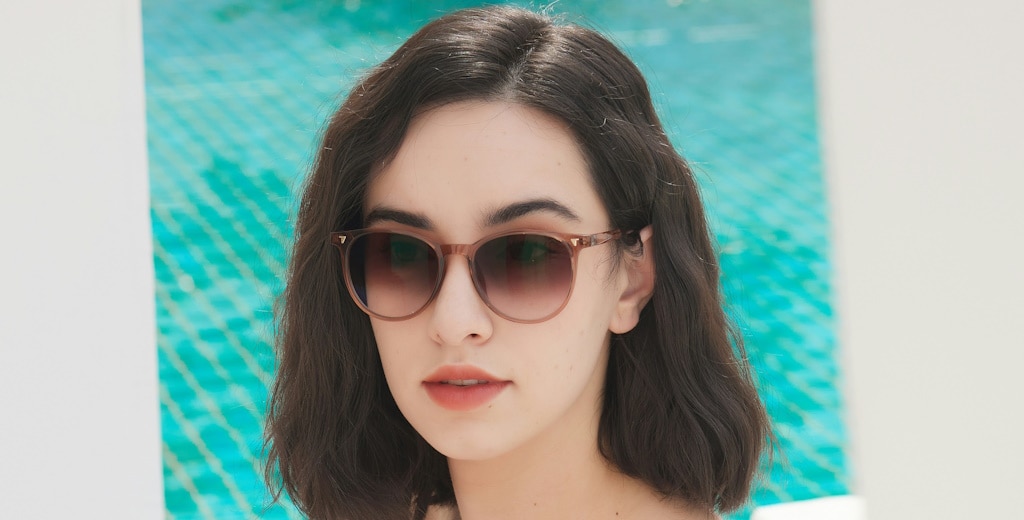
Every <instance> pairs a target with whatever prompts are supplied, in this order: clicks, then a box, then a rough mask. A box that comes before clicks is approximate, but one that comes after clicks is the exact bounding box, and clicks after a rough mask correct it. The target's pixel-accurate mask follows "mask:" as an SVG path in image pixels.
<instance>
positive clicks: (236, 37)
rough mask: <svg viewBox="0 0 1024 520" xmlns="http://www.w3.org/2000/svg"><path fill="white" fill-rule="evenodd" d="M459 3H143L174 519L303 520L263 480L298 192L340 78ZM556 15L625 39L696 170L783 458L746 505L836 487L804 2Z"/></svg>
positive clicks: (838, 429)
mask: <svg viewBox="0 0 1024 520" xmlns="http://www.w3.org/2000/svg"><path fill="white" fill-rule="evenodd" d="M472 4H474V2H454V1H447V2H433V3H430V2H414V1H412V0H407V1H390V2H388V1H376V2H360V1H358V0H346V1H337V2H328V1H308V2H299V1H291V0H259V1H242V0H237V1H229V0H213V1H205V0H204V1H197V0H187V1H181V0H173V1H172V0H144V1H143V31H144V45H145V60H146V63H145V65H146V95H147V115H148V125H149V126H148V129H149V154H150V182H151V186H152V217H153V234H154V241H155V243H154V246H155V254H154V263H155V266H156V274H157V289H156V301H157V310H158V326H159V340H158V347H159V358H160V400H161V407H162V408H161V411H162V419H163V455H164V477H165V487H166V492H165V493H166V495H165V496H166V502H167V516H168V518H178V519H192V518H197V519H198V518H217V519H229V518H253V517H265V518H299V515H298V514H297V513H296V512H295V511H294V510H293V509H292V508H290V507H288V506H287V505H284V506H275V507H273V508H269V509H266V508H265V506H266V503H267V494H266V491H265V490H264V488H263V485H262V481H261V480H260V477H259V469H260V468H259V455H260V448H261V418H262V413H263V409H264V405H265V401H266V391H267V384H268V382H269V381H270V378H271V374H272V372H273V365H274V361H273V352H272V349H271V323H272V321H271V307H272V303H273V299H274V297H275V296H276V294H277V293H278V292H279V290H280V288H281V276H282V273H283V272H284V268H285V263H286V248H287V244H288V241H289V235H290V227H291V220H290V218H291V215H292V212H293V208H294V195H295V192H296V190H297V187H298V185H299V182H300V179H301V177H302V175H303V173H304V170H305V169H306V167H307V165H308V163H309V153H310V150H311V149H312V147H313V146H314V142H315V138H316V134H317V131H318V129H319V128H320V127H321V125H322V123H323V120H324V119H325V118H326V117H327V116H328V115H329V114H330V113H331V111H332V109H333V108H334V107H335V106H336V104H337V103H338V101H339V99H340V97H341V95H342V94H343V93H344V92H345V91H346V89H347V88H348V87H349V86H350V85H351V83H352V78H354V77H356V76H357V75H358V74H360V72H361V71H362V70H363V69H365V68H366V67H368V66H370V65H372V64H374V63H376V62H377V61H379V60H380V59H382V58H383V57H385V56H386V55H387V54H388V53H389V52H390V51H391V50H393V49H394V48H395V47H396V46H397V45H398V44H399V43H400V42H401V41H402V40H403V39H404V38H405V37H406V36H408V35H409V34H410V33H411V32H412V31H413V30H414V29H415V28H416V27H418V26H419V25H421V24H422V23H423V22H425V21H426V20H428V19H430V18H432V17H434V16H436V15H437V14H439V13H441V12H443V11H446V10H449V9H453V8H456V7H462V6H468V5H472ZM553 9H554V11H555V12H560V13H565V14H566V17H567V18H568V19H570V20H576V21H582V22H585V23H588V24H590V25H593V26H595V27H597V28H599V29H600V30H602V31H603V32H605V33H606V34H609V35H611V36H612V37H613V39H615V40H616V41H617V42H619V43H620V44H622V45H623V46H624V47H625V48H626V50H627V52H628V53H629V54H630V55H631V56H632V57H633V58H634V59H635V60H636V61H637V62H638V64H639V65H640V66H641V68H642V69H644V71H645V72H646V73H647V75H648V79H649V80H650V82H651V86H652V90H653V91H654V93H655V98H656V101H657V103H658V104H659V107H660V110H661V114H662V117H663V119H664V121H665V123H666V125H667V127H668V129H669V131H670V133H671V134H672V137H673V140H674V142H675V144H676V145H677V146H678V147H679V148H680V149H681V150H682V151H683V153H684V155H685V156H686V157H688V158H689V159H690V160H691V162H692V164H694V165H695V167H696V168H697V170H698V171H699V172H700V177H701V181H702V187H703V189H704V194H705V197H706V200H707V204H708V206H709V208H710V214H711V219H712V223H713V226H714V229H715V232H716V234H717V236H718V240H719V245H720V247H721V254H722V264H723V268H724V272H725V277H724V280H723V283H724V284H725V287H726V290H727V294H728V297H729V302H730V307H731V310H732V312H733V313H734V315H735V316H736V318H737V320H738V321H739V323H740V325H741V328H742V330H743V333H744V336H745V339H746V345H747V348H748V351H749V354H750V356H751V360H752V362H753V364H754V366H755V368H756V371H757V374H758V378H759V380H760V382H761V386H762V394H763V396H764V398H765V400H766V402H767V403H768V406H769V411H770V413H771V415H772V417H773V419H774V421H775V428H776V432H777V434H778V438H779V449H780V451H781V452H782V456H780V457H777V459H776V463H775V464H774V465H772V466H771V468H769V470H768V471H767V473H766V478H765V479H764V481H763V482H761V483H760V484H759V486H758V487H757V489H756V491H755V493H754V502H755V504H767V503H774V502H779V501H789V500H799V499H806V498H812V497H818V496H826V495H834V494H840V493H845V492H846V491H847V488H848V485H849V467H848V463H847V459H846V456H845V454H844V449H845V447H846V433H845V430H844V427H843V424H842V421H841V412H842V407H841V402H840V396H839V393H838V390H837V385H838V382H837V366H836V358H835V349H836V340H835V330H834V319H833V311H832V290H831V286H830V282H829V280H830V276H831V271H830V264H829V240H828V223H827V220H826V214H827V213H826V201H825V198H824V191H823V184H822V176H821V162H820V158H819V144H818V137H817V126H816V114H815V93H814V82H813V68H812V47H811V41H812V38H811V22H810V5H809V0H779V1H775V2H752V1H740V0H703V1H701V0H689V1H683V0H668V1H666V0H660V1H656V0H632V1H628V2H627V1H599V0H563V1H561V2H558V3H557V4H556V5H555V6H554V8H553ZM748 516H749V508H748V509H747V510H745V511H742V512H740V513H738V514H736V515H734V517H733V518H746V517H748Z"/></svg>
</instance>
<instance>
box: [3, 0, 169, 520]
mask: <svg viewBox="0 0 1024 520" xmlns="http://www.w3.org/2000/svg"><path fill="white" fill-rule="evenodd" d="M140 19H141V17H140V11H139V0H90V1H87V2H85V1H77V0H63V1H24V2H12V1H4V2H2V3H0V74H2V81H0V143H2V144H0V251H2V253H0V450H2V455H0V518H17V519H35V518H40V519H47V520H51V519H59V518H103V519H108V518H124V519H133V520H134V519H147V518H162V517H163V485H162V481H161V475H162V470H161V463H160V453H161V452H160V430H159V404H158V398H157V368H156V346H155V343H156V341H155V325H154V304H153V301H154V299H153V267H152V244H151V239H150V237H151V233H152V232H151V229H150V222H149V189H148V184H147V182H148V179H147V173H146V148H145V146H146V141H145V104H144V101H143V74H142V46H141V42H142V37H141V24H140Z"/></svg>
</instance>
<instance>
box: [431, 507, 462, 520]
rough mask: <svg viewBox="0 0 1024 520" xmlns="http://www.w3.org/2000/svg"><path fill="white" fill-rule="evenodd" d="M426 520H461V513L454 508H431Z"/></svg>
mask: <svg viewBox="0 0 1024 520" xmlns="http://www.w3.org/2000/svg"><path fill="white" fill-rule="evenodd" d="M426 520H459V512H458V510H456V509H455V508H454V507H449V506H430V509H428V510H427V518H426Z"/></svg>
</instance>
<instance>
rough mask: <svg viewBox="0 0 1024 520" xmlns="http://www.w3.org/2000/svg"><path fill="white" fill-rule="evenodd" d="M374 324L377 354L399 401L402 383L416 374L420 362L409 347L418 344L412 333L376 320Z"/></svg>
mask: <svg viewBox="0 0 1024 520" xmlns="http://www.w3.org/2000/svg"><path fill="white" fill-rule="evenodd" d="M371 320H372V319H371ZM372 323H373V336H374V338H375V339H376V342H377V353H378V355H379V356H380V362H381V365H382V366H383V368H384V377H385V378H386V379H387V383H388V387H389V388H390V389H391V393H392V394H395V398H396V399H399V397H400V396H399V395H397V394H400V393H401V384H400V382H402V381H407V380H408V379H409V376H410V374H414V373H415V372H416V367H417V361H418V360H417V359H416V357H415V356H414V355H413V354H412V352H413V351H414V349H410V348H408V347H409V346H410V345H416V344H417V343H415V342H414V341H413V338H412V337H411V333H410V332H408V331H406V330H404V328H403V327H401V326H395V324H393V323H388V322H377V321H376V320H372ZM399 325H400V324H399Z"/></svg>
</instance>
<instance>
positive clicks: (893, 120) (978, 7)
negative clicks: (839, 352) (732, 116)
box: [815, 0, 1024, 520]
mask: <svg viewBox="0 0 1024 520" xmlns="http://www.w3.org/2000/svg"><path fill="white" fill-rule="evenodd" d="M815 8H816V21H817V27H816V29H817V31H818V33H817V39H818V43H819V47H818V56H817V59H818V73H819V78H820V83H819V85H820V87H821V89H820V100H821V107H822V114H823V129H824V134H825V135H824V136H825V140H824V146H825V162H826V168H827V171H828V182H829V185H830V197H831V204H832V208H833V210H834V211H833V218H834V221H833V222H834V227H833V229H834V235H833V236H834V245H835V252H836V255H835V259H836V267H837V270H838V280H837V282H838V283H837V285H838V290H839V307H838V314H839V317H840V320H841V327H840V338H841V343H842V348H843V351H844V354H843V355H844V361H845V365H844V370H845V374H846V379H847V381H848V385H847V389H848V393H847V398H848V403H849V405H850V410H851V417H852V422H851V424H852V435H853V441H854V455H855V457H854V470H855V472H856V474H857V480H856V484H855V485H856V492H858V493H859V494H862V495H864V496H865V497H866V499H867V502H866V504H867V513H868V517H869V518H870V519H871V520H886V519H897V518H898V519H917V518H928V519H945V518H950V519H961V518H1024V504H1022V503H1021V501H1020V500H1019V496H1020V492H1021V489H1022V487H1024V382H1022V381H1024V377H1022V370H1024V303H1022V302H1024V203H1022V198H1024V130H1022V124H1024V102H1022V99H1024V52H1022V51H1024V30H1022V27H1024V3H1021V2H1019V1H1018V0H1005V1H977V2H964V1H952V0H898V1H893V0H859V1H849V0H818V1H816V2H815Z"/></svg>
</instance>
